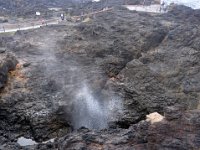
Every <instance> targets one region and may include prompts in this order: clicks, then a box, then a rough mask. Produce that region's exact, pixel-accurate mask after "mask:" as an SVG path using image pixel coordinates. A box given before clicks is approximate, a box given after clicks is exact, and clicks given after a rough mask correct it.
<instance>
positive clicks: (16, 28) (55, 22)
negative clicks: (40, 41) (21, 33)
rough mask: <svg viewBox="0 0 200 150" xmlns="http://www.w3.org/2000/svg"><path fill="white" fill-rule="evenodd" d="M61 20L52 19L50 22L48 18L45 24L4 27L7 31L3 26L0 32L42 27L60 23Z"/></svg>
mask: <svg viewBox="0 0 200 150" xmlns="http://www.w3.org/2000/svg"><path fill="white" fill-rule="evenodd" d="M58 23H59V21H58V20H56V21H51V22H48V20H47V21H46V23H44V24H42V23H41V24H36V25H31V26H25V27H20V28H19V27H15V28H9V27H8V28H7V27H6V26H5V27H4V28H5V31H4V29H3V27H2V28H0V33H9V32H16V31H18V30H30V29H36V28H40V27H42V26H46V25H53V24H58Z"/></svg>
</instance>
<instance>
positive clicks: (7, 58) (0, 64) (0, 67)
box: [0, 54, 17, 88]
mask: <svg viewBox="0 0 200 150" xmlns="http://www.w3.org/2000/svg"><path fill="white" fill-rule="evenodd" d="M16 65H17V60H16V58H15V57H14V56H12V55H11V54H1V56H0V88H2V87H4V86H5V84H6V82H7V79H8V72H9V71H11V70H14V69H15V66H16Z"/></svg>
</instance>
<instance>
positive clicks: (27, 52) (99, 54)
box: [0, 7, 200, 150]
mask: <svg viewBox="0 0 200 150" xmlns="http://www.w3.org/2000/svg"><path fill="white" fill-rule="evenodd" d="M185 10H187V11H185ZM182 11H184V13H182V14H181V15H184V16H187V17H182V16H181V15H180V16H179V15H175V14H176V13H178V12H182ZM175 12H176V13H175ZM190 12H192V14H191V13H190ZM178 14H179V13H178ZM194 14H196V15H194ZM197 14H198V10H197V11H194V10H192V9H189V8H185V7H180V8H178V9H177V8H174V10H173V11H172V12H169V13H168V14H162V15H159V14H147V13H137V12H130V11H127V10H112V11H111V12H108V13H106V14H105V13H102V14H98V15H97V16H96V18H95V19H93V20H91V21H89V22H86V23H80V24H71V23H69V24H67V25H57V26H49V27H45V28H40V29H37V30H31V31H20V32H17V33H16V34H15V35H14V36H3V35H2V36H1V38H0V39H1V42H0V44H1V47H5V48H6V49H8V50H9V51H10V52H11V53H13V54H14V55H15V57H16V59H17V60H18V62H19V63H18V64H17V66H16V69H15V70H14V71H11V72H10V74H9V76H8V82H7V84H6V86H5V81H3V80H2V81H3V82H2V83H4V88H3V89H2V91H1V99H0V118H1V121H0V138H1V139H2V140H0V141H1V144H0V145H2V146H1V147H0V149H19V148H22V147H20V146H19V144H17V142H16V141H17V139H18V138H19V137H21V136H24V137H26V138H31V139H33V140H35V141H36V142H37V143H39V144H37V145H35V146H28V147H24V148H27V149H77V150H79V149H89V150H90V149H91V150H92V149H127V150H128V149H198V148H199V145H198V144H199V141H198V130H199V129H198V126H199V123H198V117H199V110H198V108H199V85H200V83H199V75H200V74H199V40H200V39H199V36H198V35H199V32H200V28H199V24H200V22H199V21H198V20H199V16H198V15H197ZM193 20H196V21H195V22H192V21H193ZM5 53H7V51H6V52H5ZM0 55H1V56H4V53H2V54H0ZM5 58H7V57H5ZM1 60H2V62H3V60H4V57H2V59H1ZM5 60H6V59H5ZM7 60H9V61H8V62H9V64H7V66H9V67H10V68H8V69H7V71H6V72H8V71H10V69H11V70H12V69H14V68H13V66H15V65H16V63H17V61H16V60H15V59H14V58H12V59H10V57H8V58H7ZM10 60H12V61H10ZM14 64H15V65H14ZM3 79H4V78H3ZM2 85H3V84H2ZM84 85H87V89H88V91H89V93H88V92H87V94H89V95H90V99H91V100H92V99H98V101H99V103H100V106H101V107H104V108H106V109H105V110H106V111H105V112H107V113H108V114H109V115H108V116H109V117H108V116H106V117H105V116H103V117H102V116H101V115H99V116H98V118H99V119H97V120H101V118H103V122H106V123H107V124H106V125H105V126H107V127H106V128H107V129H105V130H91V129H86V128H82V129H80V130H76V131H74V128H75V127H74V121H78V120H79V119H80V118H84V115H81V114H79V117H78V119H77V120H76V119H75V120H74V118H73V117H74V115H75V114H76V115H77V112H84V113H86V114H88V112H87V111H86V112H85V110H84V108H87V107H86V106H87V105H86V106H85V105H83V109H82V110H80V111H79V108H81V107H78V105H77V101H75V100H76V99H77V97H79V95H80V93H81V92H82V87H84ZM87 94H86V95H84V94H82V95H81V96H82V99H81V100H82V101H84V100H86V99H87V98H85V97H87ZM118 99H119V100H120V102H122V105H123V106H121V105H117V107H116V105H114V104H112V105H113V107H112V115H110V110H109V111H108V110H107V107H105V106H107V105H108V102H113V101H112V100H114V102H116V101H117V100H118ZM78 102H81V101H78ZM94 106H96V104H95V105H94ZM113 108H115V109H113ZM103 111H104V110H103ZM101 112H102V111H100V113H101ZM153 112H158V113H160V114H161V115H164V116H165V119H164V120H162V121H160V122H156V123H153V124H151V123H150V122H147V121H141V120H145V118H146V115H147V114H150V113H153ZM113 114H114V115H113ZM93 117H94V116H91V117H90V119H91V118H93ZM78 127H80V126H78ZM89 127H90V126H89ZM173 135H175V136H173ZM52 138H57V139H56V140H55V142H54V143H51V142H48V143H43V144H41V143H42V142H43V141H47V140H49V139H52Z"/></svg>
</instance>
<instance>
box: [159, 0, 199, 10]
mask: <svg viewBox="0 0 200 150" xmlns="http://www.w3.org/2000/svg"><path fill="white" fill-rule="evenodd" d="M163 1H164V2H165V3H166V4H167V5H169V4H170V3H175V4H180V5H185V6H188V7H191V8H193V9H200V0H163Z"/></svg>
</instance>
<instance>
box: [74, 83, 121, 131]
mask: <svg viewBox="0 0 200 150" xmlns="http://www.w3.org/2000/svg"><path fill="white" fill-rule="evenodd" d="M116 101H117V100H116ZM116 101H113V100H109V101H101V100H100V99H97V98H96V97H94V96H93V94H92V90H91V89H90V88H89V87H88V85H87V84H84V85H83V87H82V88H81V89H80V90H79V91H78V93H77V95H76V98H75V102H74V106H73V107H74V110H73V112H72V116H73V120H72V123H73V126H74V128H75V129H78V128H80V127H86V128H89V129H104V128H107V127H108V121H109V120H110V119H111V118H113V117H114V115H113V114H112V111H113V109H115V108H116V109H118V108H119V107H121V103H119V101H117V102H116Z"/></svg>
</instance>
